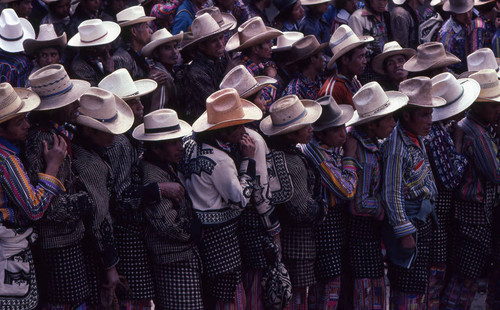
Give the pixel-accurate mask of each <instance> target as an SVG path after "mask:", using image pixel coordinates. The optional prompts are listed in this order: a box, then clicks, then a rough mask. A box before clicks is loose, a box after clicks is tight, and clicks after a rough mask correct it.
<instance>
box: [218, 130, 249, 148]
mask: <svg viewBox="0 0 500 310" xmlns="http://www.w3.org/2000/svg"><path fill="white" fill-rule="evenodd" d="M245 134H247V132H246V131H245V127H244V126H243V125H236V126H231V127H227V128H223V129H222V130H221V131H220V139H221V140H222V142H224V143H225V142H228V143H231V144H233V145H238V144H240V141H241V139H242V138H243V135H245Z"/></svg>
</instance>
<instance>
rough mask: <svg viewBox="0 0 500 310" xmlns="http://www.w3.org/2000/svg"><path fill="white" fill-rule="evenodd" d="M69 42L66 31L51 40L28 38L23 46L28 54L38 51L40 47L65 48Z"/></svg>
mask: <svg viewBox="0 0 500 310" xmlns="http://www.w3.org/2000/svg"><path fill="white" fill-rule="evenodd" d="M67 42H68V38H67V36H66V32H63V34H62V35H60V36H59V37H57V38H54V39H51V40H44V41H39V40H35V39H26V40H25V41H24V42H23V46H24V51H25V52H26V54H34V53H35V52H38V51H39V49H41V48H44V47H50V46H59V47H61V48H64V47H66V43H67Z"/></svg>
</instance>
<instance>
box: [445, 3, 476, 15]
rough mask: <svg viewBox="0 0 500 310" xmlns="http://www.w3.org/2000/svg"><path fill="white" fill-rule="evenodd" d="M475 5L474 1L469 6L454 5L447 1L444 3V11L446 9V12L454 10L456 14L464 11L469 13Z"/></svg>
mask: <svg viewBox="0 0 500 310" xmlns="http://www.w3.org/2000/svg"><path fill="white" fill-rule="evenodd" d="M473 7H474V2H472V3H471V5H467V6H463V5H462V6H455V7H452V6H451V4H450V1H446V2H445V3H444V4H443V11H445V12H452V13H455V14H463V13H467V12H469V11H470V10H472V8H473Z"/></svg>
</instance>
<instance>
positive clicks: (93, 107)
mask: <svg viewBox="0 0 500 310" xmlns="http://www.w3.org/2000/svg"><path fill="white" fill-rule="evenodd" d="M79 111H80V115H78V117H77V118H76V123H77V124H79V125H83V126H86V127H90V128H94V129H97V130H99V131H103V132H107V133H112V134H115V135H119V134H122V133H124V132H126V131H127V130H129V129H130V127H132V124H133V123H134V113H133V112H132V110H131V109H130V107H129V106H128V104H127V103H125V101H123V100H122V99H120V97H118V96H116V95H113V94H112V93H111V92H109V91H107V90H104V89H102V88H97V87H91V88H90V89H89V90H87V91H86V92H85V93H84V94H83V95H82V96H81V97H80V107H79Z"/></svg>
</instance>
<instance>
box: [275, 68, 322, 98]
mask: <svg viewBox="0 0 500 310" xmlns="http://www.w3.org/2000/svg"><path fill="white" fill-rule="evenodd" d="M321 86H322V83H321V80H320V79H317V80H316V81H312V80H311V79H309V78H308V77H307V76H305V75H303V74H302V73H298V74H297V77H296V78H294V79H293V80H291V81H290V83H288V86H287V87H286V88H285V90H284V91H283V94H282V95H281V96H286V95H297V97H299V98H300V99H310V100H316V99H318V94H319V90H320V89H321Z"/></svg>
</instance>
